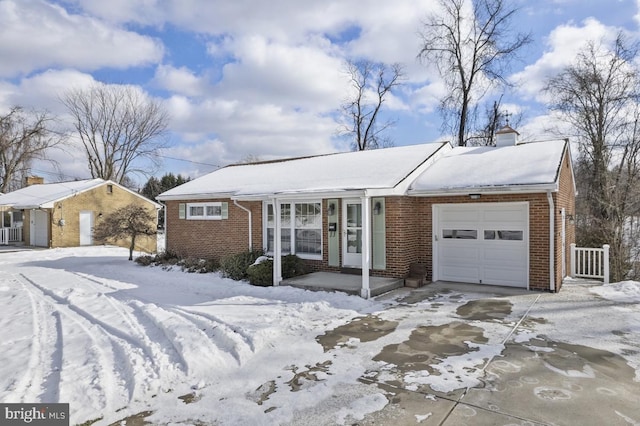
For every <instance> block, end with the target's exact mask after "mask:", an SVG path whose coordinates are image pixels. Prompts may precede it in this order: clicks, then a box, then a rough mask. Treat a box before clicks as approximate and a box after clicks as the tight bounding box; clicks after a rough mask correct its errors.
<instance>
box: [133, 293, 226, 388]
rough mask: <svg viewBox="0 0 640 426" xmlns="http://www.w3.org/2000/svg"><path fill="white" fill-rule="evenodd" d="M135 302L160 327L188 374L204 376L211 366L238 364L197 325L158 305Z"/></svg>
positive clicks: (220, 366)
mask: <svg viewBox="0 0 640 426" xmlns="http://www.w3.org/2000/svg"><path fill="white" fill-rule="evenodd" d="M138 303H139V304H140V305H139V308H140V310H141V311H142V313H143V314H144V315H145V316H147V317H148V318H149V320H151V321H153V322H154V323H155V325H156V326H157V327H158V328H159V329H161V330H162V332H163V333H164V335H165V336H166V338H167V340H169V342H170V343H171V345H173V347H174V349H175V350H176V352H177V353H178V354H179V356H180V358H181V359H182V362H183V363H184V365H185V367H186V373H187V375H188V376H191V377H199V376H207V375H208V374H210V372H211V370H212V369H216V368H219V369H224V368H228V366H229V364H232V363H233V364H236V363H237V360H236V359H235V358H234V357H233V355H232V354H229V353H228V352H227V351H224V350H220V348H219V347H218V346H217V345H216V344H215V343H214V342H213V341H212V340H211V339H210V338H209V336H208V335H207V334H206V333H205V332H204V331H202V330H201V329H200V328H199V327H198V324H195V323H194V322H193V321H191V320H189V319H188V318H185V317H184V316H183V315H180V314H178V313H176V312H172V311H171V310H167V309H165V308H163V307H161V306H158V305H155V304H145V305H142V304H141V302H138ZM169 309H171V308H169Z"/></svg>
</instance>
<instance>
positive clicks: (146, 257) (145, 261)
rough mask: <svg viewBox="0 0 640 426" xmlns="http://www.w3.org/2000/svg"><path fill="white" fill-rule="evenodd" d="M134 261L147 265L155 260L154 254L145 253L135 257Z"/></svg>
mask: <svg viewBox="0 0 640 426" xmlns="http://www.w3.org/2000/svg"><path fill="white" fill-rule="evenodd" d="M135 262H136V263H137V264H139V265H142V266H149V265H151V264H153V263H154V262H155V256H151V255H148V254H145V255H142V256H140V257H136V260H135Z"/></svg>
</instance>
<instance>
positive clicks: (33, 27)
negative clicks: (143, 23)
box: [0, 0, 163, 77]
mask: <svg viewBox="0 0 640 426" xmlns="http://www.w3.org/2000/svg"><path fill="white" fill-rule="evenodd" d="M162 55H163V47H162V44H161V43H160V42H159V41H158V40H154V39H152V38H150V37H147V36H143V35H140V34H137V33H134V32H131V31H125V30H122V29H119V28H115V27H111V26H108V25H106V24H105V23H103V22H101V21H100V20H98V19H95V18H92V17H88V16H85V15H74V14H70V13H68V12H67V11H66V10H65V9H64V8H62V7H60V6H57V5H54V4H50V3H46V2H44V1H42V0H21V1H17V0H4V1H2V2H0V57H2V61H0V76H5V77H12V76H16V75H20V74H27V73H29V72H31V71H34V70H38V69H41V68H45V67H51V66H58V67H76V68H79V69H82V70H95V69H99V68H102V67H113V68H128V67H130V66H134V65H135V66H140V65H145V64H150V63H155V62H157V61H159V60H160V59H161V58H162Z"/></svg>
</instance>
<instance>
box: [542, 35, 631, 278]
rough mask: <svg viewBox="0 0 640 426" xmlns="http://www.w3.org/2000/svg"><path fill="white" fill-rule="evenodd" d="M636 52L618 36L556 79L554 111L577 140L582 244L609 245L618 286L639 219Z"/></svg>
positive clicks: (549, 89) (594, 46)
mask: <svg viewBox="0 0 640 426" xmlns="http://www.w3.org/2000/svg"><path fill="white" fill-rule="evenodd" d="M637 60H638V47H637V46H635V45H633V46H629V45H628V44H627V43H626V41H625V39H624V38H623V37H622V35H619V36H618V38H617V39H616V41H615V42H614V43H613V46H608V45H606V44H604V43H602V42H598V43H596V42H590V43H588V44H587V46H586V48H585V49H584V50H583V51H581V52H580V53H579V54H578V56H577V59H576V61H575V62H574V63H573V64H572V65H570V66H569V67H567V68H566V69H565V70H564V71H563V72H562V73H560V74H559V75H557V76H556V77H553V78H551V79H550V80H549V81H548V82H547V85H546V93H547V94H548V95H549V96H550V97H551V99H552V102H551V105H550V107H551V108H552V109H553V110H555V111H558V112H560V113H561V114H562V117H563V118H564V120H565V121H566V122H567V123H569V124H570V125H571V126H572V127H573V129H574V131H575V132H576V134H577V140H576V142H577V143H578V146H579V150H580V152H579V155H580V156H579V160H578V168H577V169H578V173H577V176H578V177H579V180H578V185H579V188H580V191H579V194H578V199H577V200H576V202H577V206H578V207H579V208H580V211H579V212H578V213H579V221H578V223H577V231H578V242H579V243H580V242H581V241H582V242H586V243H587V244H597V245H601V244H605V243H606V244H610V246H611V259H612V263H613V264H612V268H611V274H612V278H613V279H614V280H620V279H623V278H625V277H626V276H627V274H628V272H629V270H630V268H631V264H630V260H631V259H630V257H629V256H630V253H631V244H633V242H631V241H629V239H628V238H627V237H628V235H627V226H626V223H627V222H628V220H629V219H630V218H633V217H636V216H638V215H639V214H640V209H639V207H640V206H638V187H637V186H638V184H637V182H638V178H639V177H640V127H639V126H638V124H639V121H638V120H639V119H640V105H639V104H638V100H639V98H640V79H639V78H638V73H639V72H640V69H639V68H638V66H637Z"/></svg>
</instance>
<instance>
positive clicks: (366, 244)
mask: <svg viewBox="0 0 640 426" xmlns="http://www.w3.org/2000/svg"><path fill="white" fill-rule="evenodd" d="M360 200H361V203H362V288H361V289H360V296H362V297H363V298H365V299H369V298H370V297H371V289H370V288H369V266H370V263H371V198H370V197H369V196H367V195H365V196H364V197H361V199H360Z"/></svg>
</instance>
